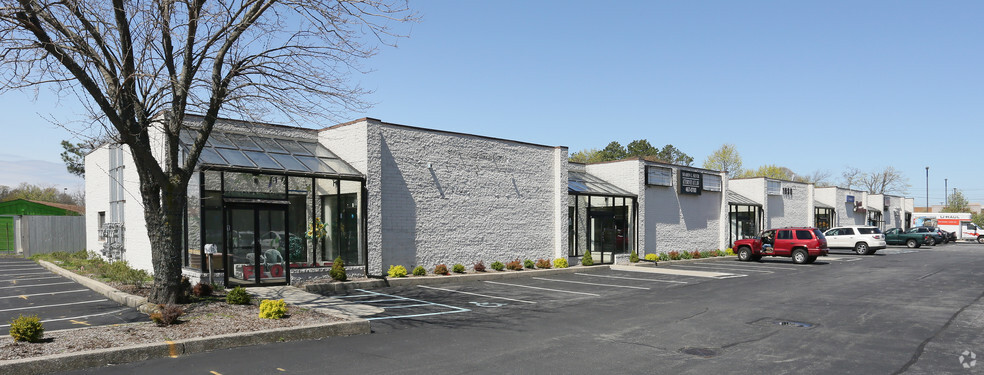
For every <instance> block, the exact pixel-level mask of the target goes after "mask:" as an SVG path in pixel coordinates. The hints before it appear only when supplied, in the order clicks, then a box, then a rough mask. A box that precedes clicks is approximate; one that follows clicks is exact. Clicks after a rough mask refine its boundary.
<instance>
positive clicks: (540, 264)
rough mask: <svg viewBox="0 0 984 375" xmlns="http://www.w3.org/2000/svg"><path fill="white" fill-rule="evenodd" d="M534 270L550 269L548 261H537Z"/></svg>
mask: <svg viewBox="0 0 984 375" xmlns="http://www.w3.org/2000/svg"><path fill="white" fill-rule="evenodd" d="M536 268H542V269H548V268H550V261H549V260H546V259H542V258H541V259H537V260H536Z"/></svg>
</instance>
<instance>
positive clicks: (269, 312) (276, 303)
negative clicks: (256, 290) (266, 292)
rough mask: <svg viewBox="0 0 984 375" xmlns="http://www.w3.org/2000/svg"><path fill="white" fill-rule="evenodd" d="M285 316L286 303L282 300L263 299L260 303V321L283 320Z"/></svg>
mask: <svg viewBox="0 0 984 375" xmlns="http://www.w3.org/2000/svg"><path fill="white" fill-rule="evenodd" d="M285 315H287V303H286V302H284V300H282V299H265V300H263V301H260V318H261V319H283V317H284V316H285Z"/></svg>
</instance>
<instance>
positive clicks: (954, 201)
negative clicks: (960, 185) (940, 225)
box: [942, 189, 970, 212]
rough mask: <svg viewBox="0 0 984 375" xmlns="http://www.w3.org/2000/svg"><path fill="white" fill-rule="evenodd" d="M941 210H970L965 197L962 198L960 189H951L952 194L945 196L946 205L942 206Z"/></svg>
mask: <svg viewBox="0 0 984 375" xmlns="http://www.w3.org/2000/svg"><path fill="white" fill-rule="evenodd" d="M942 211H943V212H970V207H969V204H968V202H967V198H964V196H963V193H961V192H960V190H957V189H953V194H950V195H949V196H947V198H946V206H945V207H943V210H942Z"/></svg>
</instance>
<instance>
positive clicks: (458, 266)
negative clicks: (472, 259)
mask: <svg viewBox="0 0 984 375" xmlns="http://www.w3.org/2000/svg"><path fill="white" fill-rule="evenodd" d="M451 272H454V273H465V265H463V264H461V263H455V264H454V265H453V266H451Z"/></svg>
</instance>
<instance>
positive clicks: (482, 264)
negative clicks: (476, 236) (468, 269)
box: [472, 261, 485, 272]
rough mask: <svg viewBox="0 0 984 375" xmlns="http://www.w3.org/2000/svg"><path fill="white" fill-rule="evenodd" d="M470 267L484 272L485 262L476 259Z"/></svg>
mask: <svg viewBox="0 0 984 375" xmlns="http://www.w3.org/2000/svg"><path fill="white" fill-rule="evenodd" d="M472 268H474V269H475V272H485V263H483V262H482V261H478V263H475V265H473V266H472Z"/></svg>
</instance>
